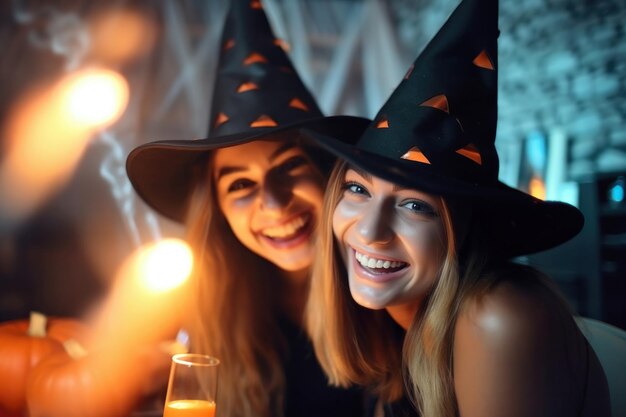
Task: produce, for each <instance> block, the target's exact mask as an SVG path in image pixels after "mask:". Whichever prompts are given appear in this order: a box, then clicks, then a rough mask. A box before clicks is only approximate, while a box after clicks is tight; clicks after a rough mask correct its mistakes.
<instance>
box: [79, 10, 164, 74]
mask: <svg viewBox="0 0 626 417" xmlns="http://www.w3.org/2000/svg"><path fill="white" fill-rule="evenodd" d="M90 34H91V39H92V45H91V51H92V54H93V55H94V57H95V59H96V60H97V61H99V62H104V63H108V64H118V63H124V62H127V61H129V60H131V59H133V58H136V57H139V56H142V55H145V54H146V53H147V52H148V51H150V49H152V47H153V46H154V41H155V39H156V28H155V24H154V22H153V21H151V20H149V19H148V18H147V17H146V16H145V15H143V14H140V13H138V12H135V11H132V10H120V9H112V10H107V11H101V12H99V13H98V14H97V15H96V17H95V18H94V19H92V21H91V24H90Z"/></svg>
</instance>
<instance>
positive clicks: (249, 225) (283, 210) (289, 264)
mask: <svg viewBox="0 0 626 417" xmlns="http://www.w3.org/2000/svg"><path fill="white" fill-rule="evenodd" d="M212 171H213V172H212V176H213V178H212V179H213V180H214V181H215V184H216V194H217V200H218V202H219V207H220V210H221V211H222V213H224V217H225V218H226V221H227V222H228V224H229V226H230V228H231V229H232V230H233V233H234V234H235V236H236V237H237V239H239V241H240V242H241V243H243V244H244V245H245V246H246V247H247V248H248V249H250V250H251V251H253V252H254V253H256V254H257V255H259V256H261V257H263V258H265V259H267V260H269V261H270V262H272V263H273V264H274V265H277V266H278V267H280V268H281V269H283V270H286V271H301V270H303V269H306V268H308V267H309V265H310V264H311V260H312V258H313V242H312V237H311V235H312V233H313V229H314V226H315V224H316V223H317V219H318V218H319V216H320V213H321V207H322V198H323V193H324V192H323V184H324V176H323V175H322V173H321V171H320V170H319V168H317V166H316V165H315V164H314V163H313V161H312V160H311V159H310V157H309V156H307V154H306V153H305V152H304V150H303V149H302V148H301V147H297V146H296V145H295V144H294V143H289V142H288V143H283V142H279V141H257V142H251V143H247V144H244V145H239V146H236V147H231V148H222V149H219V150H217V151H216V152H215V155H214V158H213V169H212Z"/></svg>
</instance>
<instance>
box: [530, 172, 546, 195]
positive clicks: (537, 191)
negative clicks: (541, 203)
mask: <svg viewBox="0 0 626 417" xmlns="http://www.w3.org/2000/svg"><path fill="white" fill-rule="evenodd" d="M528 192H529V194H530V195H532V196H533V197H535V198H538V199H540V200H545V199H546V186H545V184H544V183H543V181H542V180H541V179H539V178H537V177H533V178H531V180H530V183H528Z"/></svg>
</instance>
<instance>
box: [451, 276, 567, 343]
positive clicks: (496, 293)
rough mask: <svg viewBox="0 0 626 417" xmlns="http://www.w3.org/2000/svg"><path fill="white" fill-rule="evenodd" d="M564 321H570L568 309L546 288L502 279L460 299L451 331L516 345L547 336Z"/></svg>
mask: <svg viewBox="0 0 626 417" xmlns="http://www.w3.org/2000/svg"><path fill="white" fill-rule="evenodd" d="M564 320H566V321H569V320H570V315H569V312H568V311H567V309H566V308H565V306H564V305H563V304H562V303H561V302H560V300H559V298H558V297H557V296H556V295H555V294H554V293H553V292H552V291H551V290H550V289H549V288H547V287H546V286H544V285H541V284H540V283H537V282H534V281H525V280H519V279H507V278H504V279H502V280H501V281H500V282H498V284H496V285H495V286H494V287H493V288H491V289H490V290H489V291H487V292H485V293H483V294H480V295H476V296H471V297H468V299H466V300H465V301H464V303H463V305H462V306H461V309H460V311H459V316H458V319H457V324H456V331H455V333H456V335H457V337H464V336H470V337H472V338H474V337H478V338H479V339H482V342H484V343H490V342H491V343H497V344H504V343H507V342H509V343H513V344H514V346H516V347H517V348H520V347H521V346H520V345H519V344H518V343H519V342H522V343H523V342H529V341H533V340H536V338H539V337H541V338H542V339H543V338H544V337H548V338H550V335H551V334H554V333H553V332H554V330H555V327H557V328H561V326H562V324H563V321H564ZM559 333H560V332H559ZM544 341H545V339H544Z"/></svg>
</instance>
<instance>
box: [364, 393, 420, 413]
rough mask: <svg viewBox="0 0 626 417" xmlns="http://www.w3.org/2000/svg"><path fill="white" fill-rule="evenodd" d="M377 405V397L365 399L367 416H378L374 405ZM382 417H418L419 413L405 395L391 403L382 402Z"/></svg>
mask: <svg viewBox="0 0 626 417" xmlns="http://www.w3.org/2000/svg"><path fill="white" fill-rule="evenodd" d="M377 405H378V399H377V398H375V397H373V396H372V397H370V398H369V399H368V401H367V412H366V413H365V415H366V416H367V417H379V416H380V414H376V407H377ZM382 408H383V414H382V416H383V417H419V413H418V412H417V410H416V409H415V407H413V405H412V404H411V401H409V399H408V398H407V397H406V396H405V397H402V398H400V399H399V400H397V401H394V402H392V403H384V404H383V405H382Z"/></svg>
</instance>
